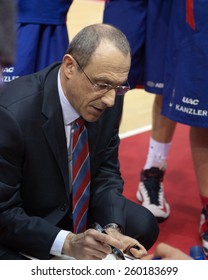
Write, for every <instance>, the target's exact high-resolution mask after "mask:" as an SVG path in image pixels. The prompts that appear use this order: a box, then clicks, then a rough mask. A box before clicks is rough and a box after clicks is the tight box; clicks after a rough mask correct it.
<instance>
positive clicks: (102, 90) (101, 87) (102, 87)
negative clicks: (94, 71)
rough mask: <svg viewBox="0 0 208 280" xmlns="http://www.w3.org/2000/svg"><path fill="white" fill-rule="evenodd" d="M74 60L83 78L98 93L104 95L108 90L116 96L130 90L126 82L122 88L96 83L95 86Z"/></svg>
mask: <svg viewBox="0 0 208 280" xmlns="http://www.w3.org/2000/svg"><path fill="white" fill-rule="evenodd" d="M73 58H74V57H73ZM74 60H75V61H76V63H77V65H78V66H79V68H80V69H81V70H82V72H83V74H84V75H85V77H86V78H87V80H88V81H89V82H90V83H91V85H92V86H93V87H94V89H95V91H99V92H100V93H102V94H105V93H107V92H108V91H110V90H115V93H116V95H124V94H125V93H126V92H127V91H129V90H130V89H131V88H130V85H129V83H128V82H126V84H124V85H122V86H115V87H114V86H112V85H110V84H104V83H96V84H95V83H93V81H91V79H90V78H89V77H88V75H87V74H86V72H85V71H84V70H83V68H82V67H81V65H80V64H79V62H78V61H77V60H76V59H75V58H74Z"/></svg>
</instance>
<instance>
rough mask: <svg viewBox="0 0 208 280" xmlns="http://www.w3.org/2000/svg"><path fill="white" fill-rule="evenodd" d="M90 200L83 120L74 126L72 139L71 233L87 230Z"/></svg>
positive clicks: (87, 158) (87, 153) (88, 160)
mask: <svg viewBox="0 0 208 280" xmlns="http://www.w3.org/2000/svg"><path fill="white" fill-rule="evenodd" d="M89 198H90V159H89V148H88V134H87V129H86V127H85V126H84V120H83V119H82V118H79V119H77V120H76V121H75V124H74V133H73V139H72V214H73V232H74V233H80V232H83V231H85V230H86V228H87V213H88V206H89Z"/></svg>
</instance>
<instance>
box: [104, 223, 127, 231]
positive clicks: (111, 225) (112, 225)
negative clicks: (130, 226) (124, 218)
mask: <svg viewBox="0 0 208 280" xmlns="http://www.w3.org/2000/svg"><path fill="white" fill-rule="evenodd" d="M108 228H112V229H115V230H117V231H118V232H120V233H122V232H123V231H122V229H121V227H120V226H119V225H117V224H115V223H109V224H107V225H106V226H104V230H106V229H108Z"/></svg>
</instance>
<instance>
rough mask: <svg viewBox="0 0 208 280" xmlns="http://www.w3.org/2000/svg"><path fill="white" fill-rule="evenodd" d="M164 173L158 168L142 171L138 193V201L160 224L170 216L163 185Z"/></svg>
mask: <svg viewBox="0 0 208 280" xmlns="http://www.w3.org/2000/svg"><path fill="white" fill-rule="evenodd" d="M164 173H165V171H164V170H161V169H159V168H157V167H151V168H150V169H146V170H142V171H141V174H140V182H139V187H138V191H137V193H136V197H137V199H138V200H139V201H141V202H142V205H143V206H144V207H146V208H147V209H149V210H150V211H151V212H152V213H153V215H154V216H155V217H156V218H157V220H158V222H163V221H164V220H165V219H167V218H168V217H169V215H170V206H169V204H168V203H167V202H166V199H165V196H164V189H163V183H162V182H163V177H164Z"/></svg>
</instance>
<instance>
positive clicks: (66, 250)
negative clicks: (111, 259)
mask: <svg viewBox="0 0 208 280" xmlns="http://www.w3.org/2000/svg"><path fill="white" fill-rule="evenodd" d="M109 245H111V246H114V247H116V248H119V249H123V245H122V242H120V241H119V239H118V240H117V239H116V238H114V237H113V236H110V235H106V234H104V233H100V232H98V231H96V230H95V229H88V230H86V231H85V232H83V233H80V234H73V233H69V234H68V235H67V237H66V239H65V242H64V246H63V250H62V254H64V255H68V256H71V257H73V258H75V259H77V260H101V259H104V258H105V257H106V256H107V255H108V254H110V253H111V251H112V250H111V247H110V246H109Z"/></svg>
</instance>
